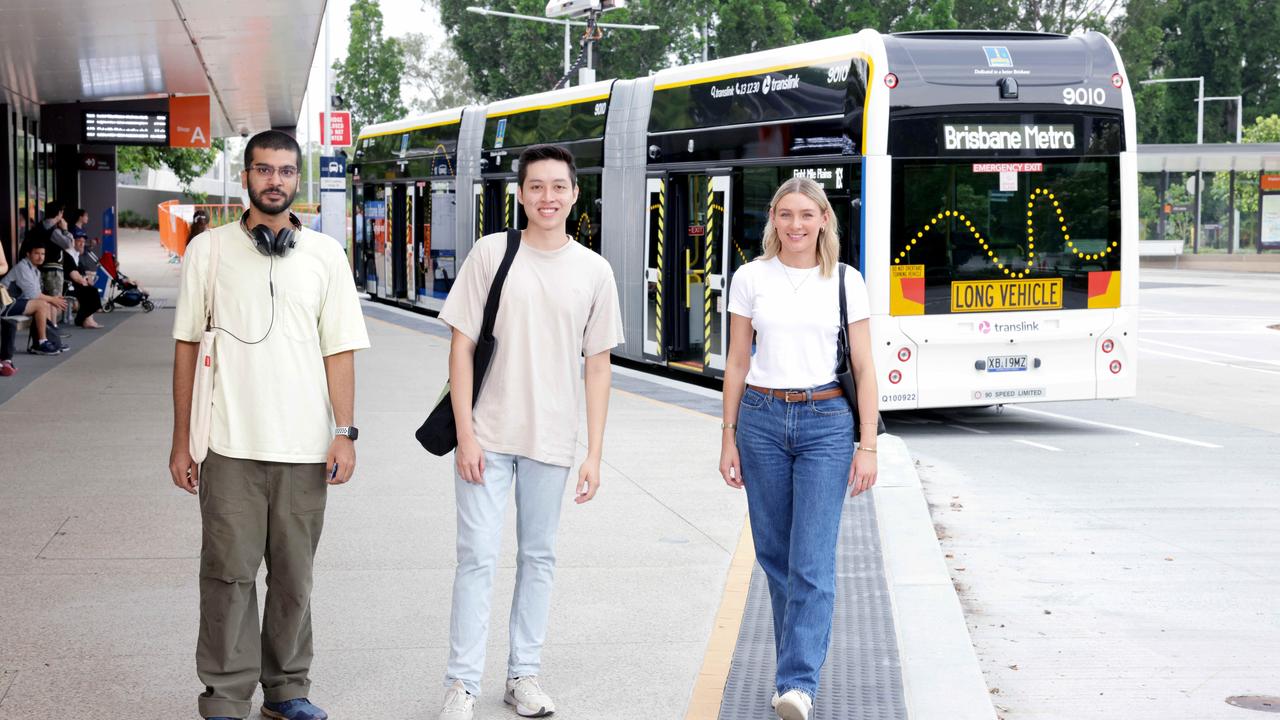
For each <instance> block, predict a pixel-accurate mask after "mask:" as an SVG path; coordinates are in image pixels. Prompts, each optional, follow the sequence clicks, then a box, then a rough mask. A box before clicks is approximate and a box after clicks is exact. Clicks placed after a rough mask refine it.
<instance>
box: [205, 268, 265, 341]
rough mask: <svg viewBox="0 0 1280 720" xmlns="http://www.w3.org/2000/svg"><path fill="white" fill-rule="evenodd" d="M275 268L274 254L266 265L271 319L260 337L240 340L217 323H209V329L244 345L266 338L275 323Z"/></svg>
mask: <svg viewBox="0 0 1280 720" xmlns="http://www.w3.org/2000/svg"><path fill="white" fill-rule="evenodd" d="M275 269H276V256H275V255H272V256H271V264H270V265H268V266H267V289H268V290H270V291H271V321H270V322H269V323H267V331H266V332H265V333H263V334H262V337H260V338H258V339H257V340H254V341H253V342H249V341H248V340H241V339H240V336H238V335H236V334H235V333H233V332H231V331H230V330H228V329H226V328H224V327H219V326H217V325H210V326H209V329H210V330H221V331H222V332H224V333H226V334H228V335H230V336H231V337H233V338H235V339H236V340H238V341H239V342H240V343H241V344H244V345H257V344H258V343H261V342H262V341H263V340H266V339H267V336H269V335H270V334H271V328H273V327H275V324H276V284H275Z"/></svg>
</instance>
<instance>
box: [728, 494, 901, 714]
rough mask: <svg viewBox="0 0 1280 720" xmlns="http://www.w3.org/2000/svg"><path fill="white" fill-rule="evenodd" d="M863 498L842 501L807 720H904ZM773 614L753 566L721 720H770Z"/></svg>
mask: <svg viewBox="0 0 1280 720" xmlns="http://www.w3.org/2000/svg"><path fill="white" fill-rule="evenodd" d="M873 502H874V501H873V500H872V498H871V495H870V494H864V495H861V496H859V497H857V498H851V499H846V500H845V506H844V516H843V517H842V518H841V523H840V545H839V547H838V549H837V553H836V605H835V615H834V618H833V624H832V628H831V649H830V651H829V652H828V653H827V662H826V664H825V665H823V667H822V680H821V684H820V686H819V688H818V697H817V699H816V701H815V703H814V708H813V713H812V715H810V717H811V718H812V720H906V717H907V709H906V702H905V701H904V700H903V696H902V671H901V666H900V663H899V659H898V645H897V639H896V635H895V632H894V627H893V615H892V612H891V610H890V607H889V590H888V586H887V585H886V582H885V577H884V564H883V562H882V560H881V557H880V535H879V531H878V529H877V527H876V518H875V505H874V504H873ZM774 660H775V658H774V647H773V614H772V611H771V608H770V604H769V588H768V585H767V583H766V581H765V577H764V572H763V571H762V570H761V569H760V566H759V565H756V566H755V570H754V571H753V572H752V574H751V590H750V593H749V594H748V596H747V606H746V609H745V611H744V612H743V618H742V629H741V630H740V631H739V633H738V644H737V647H736V648H735V650H734V653H733V663H732V665H731V666H730V668H729V678H728V681H727V682H726V684H725V689H724V700H723V702H722V703H721V705H720V720H772V719H773V718H776V717H777V716H776V715H775V714H774V712H773V709H772V708H771V707H770V706H769V699H770V698H771V697H772V696H773V690H774V685H773V683H774Z"/></svg>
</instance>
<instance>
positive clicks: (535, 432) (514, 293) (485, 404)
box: [440, 232, 623, 467]
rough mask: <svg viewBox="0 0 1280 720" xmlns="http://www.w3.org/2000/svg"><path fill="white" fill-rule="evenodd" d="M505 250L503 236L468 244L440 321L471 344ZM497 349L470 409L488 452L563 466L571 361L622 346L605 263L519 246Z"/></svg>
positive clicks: (574, 398) (572, 399)
mask: <svg viewBox="0 0 1280 720" xmlns="http://www.w3.org/2000/svg"><path fill="white" fill-rule="evenodd" d="M506 249H507V234H506V233H505V232H502V233H495V234H493V235H487V236H485V237H483V238H481V239H480V241H479V242H477V243H476V245H475V247H474V248H473V249H472V250H471V253H470V254H469V255H468V256H467V259H466V262H464V263H463V264H462V269H461V270H460V271H459V272H458V278H457V281H455V282H454V284H453V288H452V289H451V290H450V291H449V297H448V299H446V300H445V303H444V308H443V309H441V311H440V319H441V320H443V321H445V322H446V323H448V324H449V325H450V326H452V327H454V328H456V329H457V330H458V331H459V332H461V333H462V334H464V335H466V336H467V337H469V338H471V339H472V340H476V339H477V338H479V337H480V326H481V325H482V324H483V322H484V305H485V301H486V300H487V299H488V297H489V286H490V285H492V283H493V276H494V275H496V274H497V272H498V266H499V265H501V264H502V256H503V254H504V253H505V252H506ZM493 335H494V337H495V338H496V339H497V350H496V351H495V352H494V357H493V360H492V362H491V363H490V365H489V369H488V372H487V373H486V375H485V378H484V385H483V387H482V388H481V390H480V400H479V402H478V403H477V404H476V407H475V410H474V412H473V423H474V425H475V431H476V439H477V440H479V441H480V447H482V448H484V449H485V450H488V451H490V452H497V453H504V454H508V455H520V456H522V457H527V458H530V459H533V460H537V461H538V462H542V463H547V464H548V465H560V466H563V467H568V466H570V465H573V459H574V455H575V454H576V453H575V451H576V449H577V442H578V406H579V403H580V399H581V397H582V374H581V358H582V357H583V356H584V355H585V356H591V355H595V354H597V353H602V352H605V351H608V350H611V349H612V348H614V347H615V346H617V345H618V344H620V343H621V342H622V341H623V338H622V314H621V311H620V309H619V306H618V287H617V284H616V283H615V282H614V279H613V270H612V269H611V268H610V267H609V263H608V261H606V260H605V259H604V258H602V257H600V256H599V255H597V254H595V253H594V252H592V251H590V250H588V249H587V248H585V247H583V246H582V245H579V244H578V243H576V242H572V241H570V242H568V243H567V244H565V245H564V246H563V247H561V248H560V249H558V250H554V251H550V252H548V251H544V250H537V249H535V248H532V247H530V246H529V245H527V244H522V245H521V246H520V251H519V252H517V253H516V257H515V259H514V260H513V261H512V263H511V270H510V272H509V273H508V274H507V280H506V283H505V284H504V285H503V286H502V297H501V302H499V304H498V316H497V319H496V320H495V322H494V330H493Z"/></svg>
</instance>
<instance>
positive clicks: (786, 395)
mask: <svg viewBox="0 0 1280 720" xmlns="http://www.w3.org/2000/svg"><path fill="white" fill-rule="evenodd" d="M806 392H808V391H806V390H783V391H782V399H783V400H784V401H786V402H789V403H794V402H801V401H803V400H804V399H805V393H806ZM793 396H794V397H793Z"/></svg>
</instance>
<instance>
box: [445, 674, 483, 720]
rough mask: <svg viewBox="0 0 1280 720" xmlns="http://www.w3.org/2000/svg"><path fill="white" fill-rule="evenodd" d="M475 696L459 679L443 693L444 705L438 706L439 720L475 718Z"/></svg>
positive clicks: (473, 719) (469, 719)
mask: <svg viewBox="0 0 1280 720" xmlns="http://www.w3.org/2000/svg"><path fill="white" fill-rule="evenodd" d="M475 716H476V696H475V695H472V694H470V693H468V692H467V689H466V688H465V687H463V686H462V681H461V680H454V681H453V685H452V686H451V687H450V688H449V689H448V690H446V691H445V693H444V707H442V708H440V720H475Z"/></svg>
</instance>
